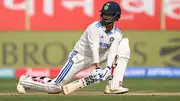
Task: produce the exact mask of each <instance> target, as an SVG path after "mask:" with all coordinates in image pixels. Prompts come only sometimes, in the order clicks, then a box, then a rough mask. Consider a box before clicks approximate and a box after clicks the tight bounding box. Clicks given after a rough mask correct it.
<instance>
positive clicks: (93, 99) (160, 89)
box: [0, 78, 180, 101]
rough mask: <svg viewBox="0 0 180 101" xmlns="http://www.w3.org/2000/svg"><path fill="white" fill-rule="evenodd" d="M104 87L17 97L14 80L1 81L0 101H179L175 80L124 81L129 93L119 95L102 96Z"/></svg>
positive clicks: (31, 92)
mask: <svg viewBox="0 0 180 101" xmlns="http://www.w3.org/2000/svg"><path fill="white" fill-rule="evenodd" d="M106 83H107V82H102V83H99V84H94V85H91V86H89V87H86V88H83V89H81V90H79V91H77V92H74V93H72V94H70V95H63V94H54V95H53V94H46V93H43V92H39V93H38V92H34V91H30V92H28V93H27V94H18V93H17V91H16V84H17V80H12V79H11V80H9V79H6V80H2V79H1V83H0V101H100V100H101V101H180V85H179V84H180V79H178V78H166V79H165V78H154V79H150V78H146V79H144V78H142V79H135V78H125V80H124V86H125V87H128V88H129V89H130V91H129V92H128V93H126V94H123V95H106V94H104V93H103V90H104V86H105V85H106Z"/></svg>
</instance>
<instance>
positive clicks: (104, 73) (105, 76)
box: [101, 66, 112, 81]
mask: <svg viewBox="0 0 180 101" xmlns="http://www.w3.org/2000/svg"><path fill="white" fill-rule="evenodd" d="M111 71H112V68H111V67H109V66H107V67H106V68H104V69H103V70H102V75H101V79H102V80H103V81H104V80H107V79H111V78H112V75H111Z"/></svg>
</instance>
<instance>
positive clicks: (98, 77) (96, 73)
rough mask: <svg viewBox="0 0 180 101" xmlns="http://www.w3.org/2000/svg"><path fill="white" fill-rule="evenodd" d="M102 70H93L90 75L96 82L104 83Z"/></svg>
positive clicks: (98, 68)
mask: <svg viewBox="0 0 180 101" xmlns="http://www.w3.org/2000/svg"><path fill="white" fill-rule="evenodd" d="M102 74H103V73H102V69H101V68H100V67H97V68H95V69H93V70H92V71H91V72H90V74H89V75H93V76H94V77H95V79H96V80H98V81H102Z"/></svg>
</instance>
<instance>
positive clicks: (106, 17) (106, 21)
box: [101, 13, 114, 25]
mask: <svg viewBox="0 0 180 101" xmlns="http://www.w3.org/2000/svg"><path fill="white" fill-rule="evenodd" d="M113 16H114V14H107V13H103V15H102V19H101V20H102V21H103V23H104V24H105V25H108V24H111V23H112V22H113V19H112V18H113Z"/></svg>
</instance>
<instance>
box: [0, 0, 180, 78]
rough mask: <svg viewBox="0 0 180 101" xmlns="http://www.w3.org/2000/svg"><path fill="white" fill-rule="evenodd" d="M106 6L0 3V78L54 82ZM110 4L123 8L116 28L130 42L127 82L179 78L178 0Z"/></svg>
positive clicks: (97, 0)
mask: <svg viewBox="0 0 180 101" xmlns="http://www.w3.org/2000/svg"><path fill="white" fill-rule="evenodd" d="M106 1H108V0H0V78H5V79H7V78H11V79H15V78H19V76H20V75H22V74H29V75H32V76H48V77H52V78H53V77H55V76H56V75H57V74H58V72H59V70H60V69H61V67H62V66H63V65H64V63H65V61H66V59H67V57H68V54H69V52H70V51H71V49H72V48H73V45H74V44H75V43H76V41H77V40H78V39H79V37H80V36H81V35H82V33H83V31H84V30H85V29H86V27H87V26H88V25H89V24H91V23H92V22H94V21H96V20H99V18H100V16H99V15H100V13H99V10H100V9H101V7H102V5H103V4H104V3H105V2H106ZM114 1H116V2H118V3H119V4H120V5H121V9H122V17H121V19H120V21H119V22H117V23H116V25H117V27H118V28H120V29H121V31H122V32H123V34H124V37H127V38H129V40H130V48H131V60H130V62H129V65H128V68H127V70H126V74H125V77H127V78H156V77H157V78H159V77H172V78H178V77H180V0H114ZM87 72H89V70H84V71H82V72H80V73H79V74H78V75H76V77H84V76H86V75H87V74H88V73H87Z"/></svg>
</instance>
